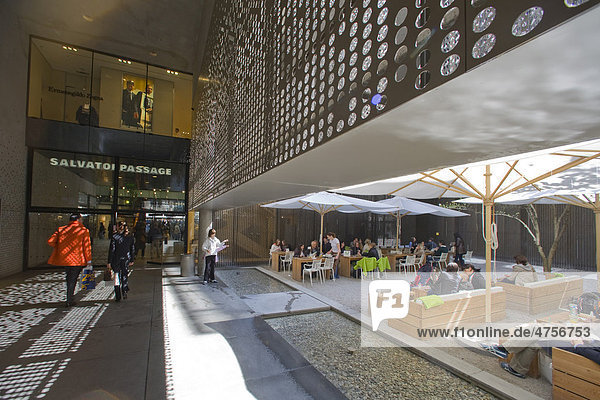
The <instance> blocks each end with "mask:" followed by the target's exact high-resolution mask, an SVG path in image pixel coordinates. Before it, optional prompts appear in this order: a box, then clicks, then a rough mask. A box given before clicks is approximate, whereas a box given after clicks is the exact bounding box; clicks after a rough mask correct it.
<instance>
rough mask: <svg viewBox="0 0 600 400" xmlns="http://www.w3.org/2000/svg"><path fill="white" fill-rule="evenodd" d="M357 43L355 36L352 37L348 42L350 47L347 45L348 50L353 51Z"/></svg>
mask: <svg viewBox="0 0 600 400" xmlns="http://www.w3.org/2000/svg"><path fill="white" fill-rule="evenodd" d="M357 45H358V38H357V37H355V38H354V39H352V41H351V42H350V47H348V50H350V51H354V50H356V46H357Z"/></svg>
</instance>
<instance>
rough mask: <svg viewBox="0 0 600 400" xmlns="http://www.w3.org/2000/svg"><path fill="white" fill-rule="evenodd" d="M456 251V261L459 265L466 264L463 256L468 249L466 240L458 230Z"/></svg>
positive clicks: (455, 244) (455, 234)
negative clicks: (466, 248)
mask: <svg viewBox="0 0 600 400" xmlns="http://www.w3.org/2000/svg"><path fill="white" fill-rule="evenodd" d="M454 251H455V253H454V262H455V263H457V264H458V265H459V266H463V265H464V264H465V261H464V260H463V256H464V255H465V253H466V252H467V251H466V250H465V241H464V240H463V238H462V236H460V233H458V232H457V233H454Z"/></svg>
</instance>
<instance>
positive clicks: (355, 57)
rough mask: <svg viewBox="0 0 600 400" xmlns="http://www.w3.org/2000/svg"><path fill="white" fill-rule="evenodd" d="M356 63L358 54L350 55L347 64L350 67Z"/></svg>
mask: <svg viewBox="0 0 600 400" xmlns="http://www.w3.org/2000/svg"><path fill="white" fill-rule="evenodd" d="M356 61H358V53H352V55H351V56H350V61H349V62H348V64H349V65H350V66H351V67H352V66H353V65H354V64H356Z"/></svg>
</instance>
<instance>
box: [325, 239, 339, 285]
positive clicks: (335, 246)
mask: <svg viewBox="0 0 600 400" xmlns="http://www.w3.org/2000/svg"><path fill="white" fill-rule="evenodd" d="M327 240H328V241H329V243H330V244H331V249H330V250H329V251H328V252H327V253H329V254H331V255H332V256H333V271H334V273H333V277H332V278H331V279H334V278H335V279H339V278H340V276H339V274H338V266H339V264H340V254H341V247H340V240H339V239H338V238H336V237H335V233H333V232H329V233H328V234H327Z"/></svg>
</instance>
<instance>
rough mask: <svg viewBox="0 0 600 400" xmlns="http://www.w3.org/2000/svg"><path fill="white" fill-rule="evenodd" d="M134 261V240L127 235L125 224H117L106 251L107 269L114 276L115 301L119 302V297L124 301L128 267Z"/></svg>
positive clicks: (127, 284)
mask: <svg viewBox="0 0 600 400" xmlns="http://www.w3.org/2000/svg"><path fill="white" fill-rule="evenodd" d="M134 259H135V245H134V238H133V236H132V235H130V234H129V229H128V228H127V222H125V221H121V222H119V225H118V229H117V233H115V234H114V235H113V236H112V239H111V240H110V247H109V249H108V264H107V265H106V266H107V268H110V269H112V270H113V272H114V274H115V277H114V279H115V300H116V301H121V296H122V297H123V298H124V299H126V298H127V292H129V280H128V277H129V267H131V266H132V265H133V261H134Z"/></svg>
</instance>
